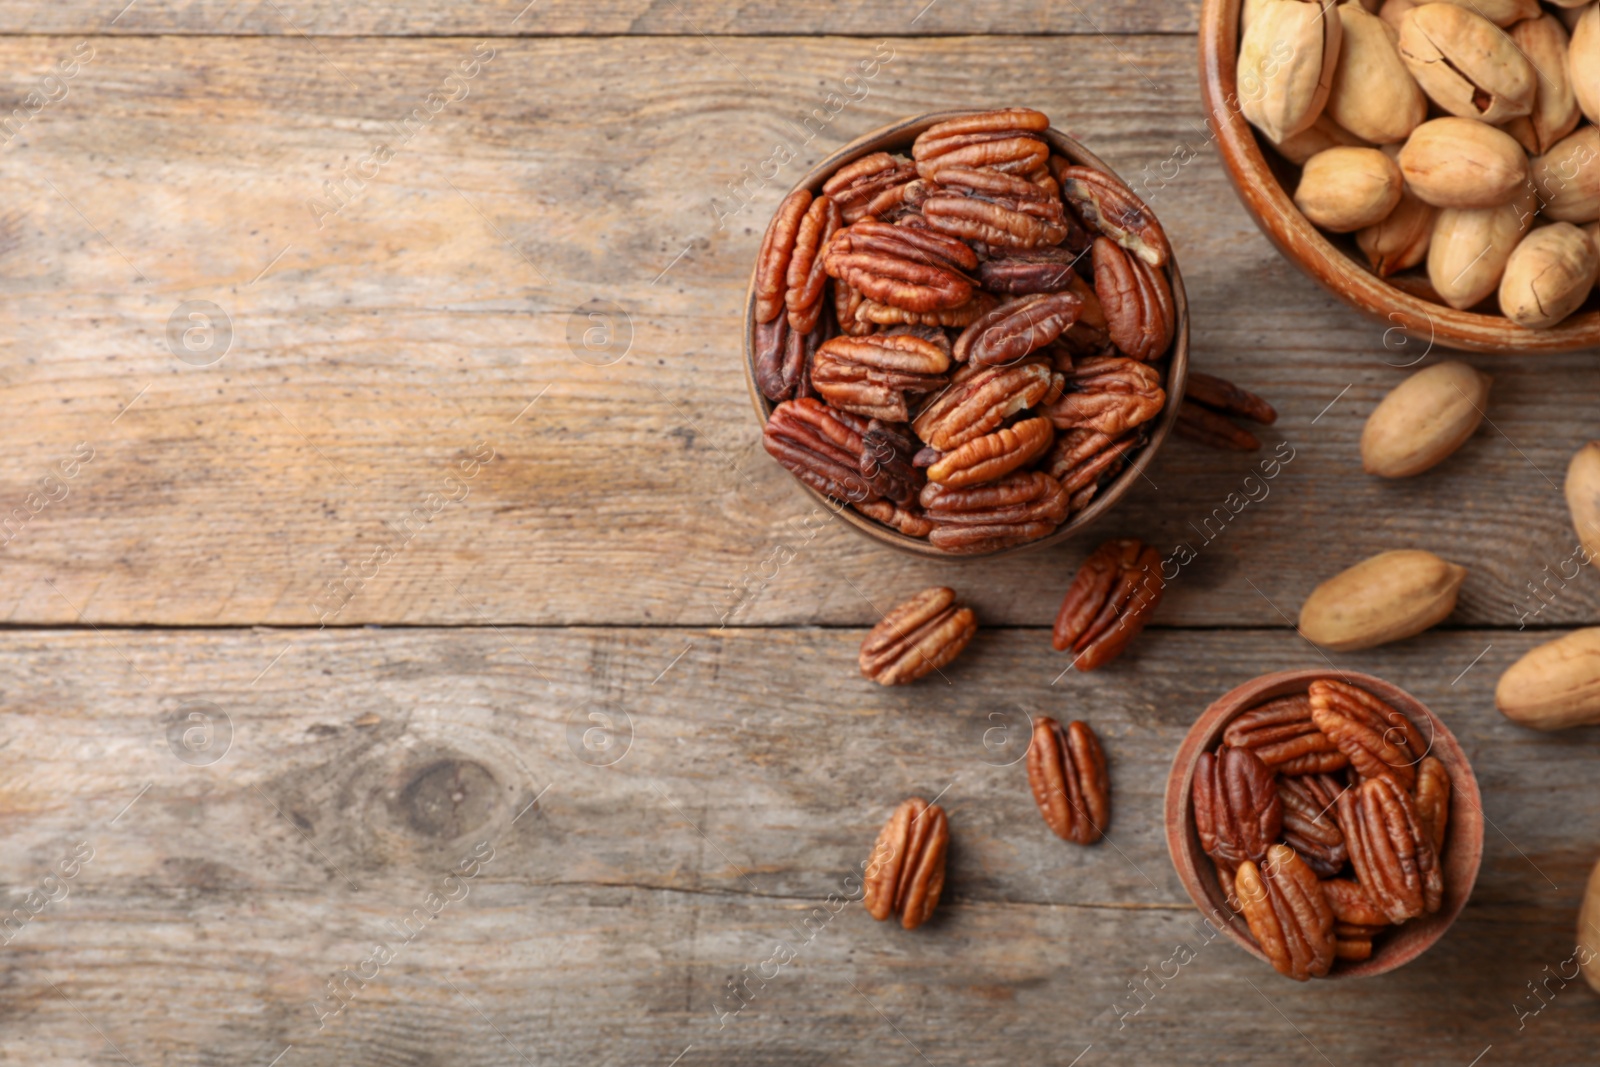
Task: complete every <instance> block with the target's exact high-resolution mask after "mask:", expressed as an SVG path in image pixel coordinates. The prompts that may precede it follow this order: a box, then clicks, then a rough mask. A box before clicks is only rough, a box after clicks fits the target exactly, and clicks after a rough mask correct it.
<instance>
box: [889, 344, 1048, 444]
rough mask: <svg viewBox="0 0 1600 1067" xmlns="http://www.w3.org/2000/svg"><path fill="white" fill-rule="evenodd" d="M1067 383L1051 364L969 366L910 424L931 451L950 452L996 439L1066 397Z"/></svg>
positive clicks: (1029, 361)
mask: <svg viewBox="0 0 1600 1067" xmlns="http://www.w3.org/2000/svg"><path fill="white" fill-rule="evenodd" d="M1062 385H1063V382H1062V378H1061V375H1060V374H1059V373H1057V372H1056V370H1055V368H1054V367H1052V366H1051V365H1050V363H1049V361H1048V360H1046V359H1043V358H1028V359H1024V360H1021V361H1019V362H1017V363H1012V364H1009V365H1007V366H1003V367H984V366H979V365H977V364H973V363H968V364H966V365H965V366H963V367H961V368H960V369H959V370H957V371H956V373H955V374H954V375H953V376H952V377H951V378H950V384H949V385H948V386H946V387H945V389H944V390H943V391H942V392H941V393H939V394H938V395H937V396H935V397H933V398H932V399H931V400H929V401H928V403H927V404H925V405H924V406H923V408H922V410H921V411H919V412H917V416H916V418H915V419H913V420H912V422H911V428H912V430H914V431H915V432H916V435H917V436H918V437H919V438H921V439H922V440H924V441H926V442H927V443H928V446H929V447H930V448H934V449H937V450H939V451H941V452H948V451H950V450H952V449H956V448H960V447H961V446H962V445H964V444H966V443H967V442H968V441H971V440H974V439H976V438H979V437H982V436H983V435H984V434H988V433H993V432H994V431H995V430H997V429H999V428H1000V425H1001V424H1002V423H1004V422H1005V420H1006V419H1009V418H1010V417H1011V416H1013V415H1016V414H1018V413H1019V412H1021V411H1023V410H1025V409H1027V408H1032V407H1037V406H1039V405H1040V404H1043V403H1049V402H1050V401H1051V400H1054V399H1055V398H1056V397H1058V396H1059V395H1060V394H1061V389H1062Z"/></svg>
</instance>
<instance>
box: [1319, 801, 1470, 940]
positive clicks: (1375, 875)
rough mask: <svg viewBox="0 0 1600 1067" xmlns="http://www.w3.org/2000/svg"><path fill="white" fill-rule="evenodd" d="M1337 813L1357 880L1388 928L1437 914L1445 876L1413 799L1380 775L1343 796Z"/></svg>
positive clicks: (1442, 896) (1441, 900) (1442, 897)
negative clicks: (1391, 925)
mask: <svg viewBox="0 0 1600 1067" xmlns="http://www.w3.org/2000/svg"><path fill="white" fill-rule="evenodd" d="M1338 812H1339V827H1340V829H1342V830H1343V831H1344V839H1345V844H1346V846H1347V847H1348V848H1349V850H1350V865H1351V866H1352V867H1353V868H1355V872H1356V878H1357V880H1358V881H1360V883H1361V887H1362V888H1363V889H1365V890H1366V891H1367V895H1368V896H1370V897H1371V898H1372V902H1373V904H1374V905H1376V907H1377V909H1378V910H1379V911H1380V912H1382V913H1383V914H1384V915H1385V916H1386V917H1387V918H1388V919H1389V921H1390V922H1393V923H1403V922H1405V921H1406V920H1407V919H1411V918H1415V917H1416V916H1418V915H1423V914H1428V915H1431V914H1433V913H1434V912H1436V911H1438V910H1439V905H1440V904H1441V903H1442V902H1443V899H1444V875H1443V872H1442V871H1441V870H1440V867H1439V856H1438V853H1437V852H1435V851H1434V847H1433V841H1432V839H1431V838H1430V837H1429V835H1428V830H1427V829H1426V828H1425V827H1424V826H1423V824H1422V820H1421V819H1420V818H1418V816H1417V807H1416V804H1415V802H1413V801H1412V799H1411V794H1410V793H1408V792H1406V790H1405V789H1404V788H1402V787H1401V786H1400V785H1399V784H1398V783H1397V782H1396V781H1395V780H1394V778H1392V777H1390V776H1389V775H1386V774H1385V775H1379V776H1378V777H1375V778H1368V779H1366V780H1365V781H1363V782H1362V783H1361V784H1360V785H1359V786H1357V787H1355V788H1352V789H1350V790H1349V791H1348V792H1346V793H1344V794H1342V795H1341V796H1340V797H1339V801H1338Z"/></svg>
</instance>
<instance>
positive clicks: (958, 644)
mask: <svg viewBox="0 0 1600 1067" xmlns="http://www.w3.org/2000/svg"><path fill="white" fill-rule="evenodd" d="M977 632H978V619H977V616H976V615H974V614H973V613H972V609H971V608H969V607H965V606H962V605H959V604H957V603H956V594H955V590H953V589H947V588H945V587H944V586H937V585H936V586H934V587H932V588H930V589H924V590H923V591H922V592H920V593H918V594H917V595H916V596H914V597H912V598H911V599H910V600H907V601H906V602H905V603H904V604H901V605H899V606H898V607H896V608H895V609H894V610H893V611H890V612H889V614H887V615H885V616H884V617H883V621H882V622H880V623H878V625H876V626H874V627H873V628H872V630H871V631H870V632H869V633H868V634H867V636H866V638H865V639H864V640H863V641H862V642H861V657H860V663H861V674H862V676H863V677H865V678H870V679H872V680H873V681H875V682H877V683H878V684H879V685H904V684H906V683H907V682H914V681H916V680H917V679H918V678H921V677H922V676H923V675H925V674H931V673H932V672H934V671H936V670H938V669H939V668H941V667H943V666H945V665H946V664H947V663H949V662H950V661H951V660H953V659H955V658H956V657H957V656H959V655H960V654H961V650H962V649H964V648H966V647H967V642H969V641H971V640H972V635H973V634H975V633H977Z"/></svg>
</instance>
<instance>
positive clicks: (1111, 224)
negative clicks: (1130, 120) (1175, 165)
mask: <svg viewBox="0 0 1600 1067" xmlns="http://www.w3.org/2000/svg"><path fill="white" fill-rule="evenodd" d="M1050 169H1051V172H1052V173H1054V174H1055V177H1056V180H1057V181H1058V182H1060V183H1061V199H1062V200H1064V201H1066V202H1067V203H1068V204H1070V205H1072V207H1073V208H1074V209H1075V210H1076V211H1077V212H1078V215H1079V216H1080V217H1081V218H1082V219H1083V221H1084V223H1085V224H1086V225H1088V226H1089V228H1090V229H1092V230H1097V231H1099V232H1100V233H1102V234H1105V235H1106V236H1107V237H1109V238H1111V239H1112V240H1113V241H1115V242H1116V243H1117V244H1118V245H1119V246H1120V247H1122V248H1125V249H1127V250H1128V251H1129V252H1132V253H1133V254H1134V255H1136V256H1138V257H1139V259H1140V260H1141V261H1143V262H1144V263H1146V264H1148V265H1150V266H1152V267H1165V266H1166V265H1167V261H1168V260H1169V259H1171V258H1172V246H1171V245H1170V244H1168V243H1167V234H1166V231H1165V230H1163V229H1162V228H1161V223H1159V222H1157V221H1156V217H1155V215H1153V214H1152V213H1151V211H1150V209H1149V208H1148V207H1146V206H1145V203H1144V201H1143V200H1140V199H1139V198H1138V197H1137V196H1135V195H1134V194H1133V190H1132V189H1129V188H1128V187H1127V186H1126V185H1123V184H1122V183H1121V182H1120V181H1118V180H1117V179H1115V178H1113V177H1112V176H1111V175H1109V174H1107V173H1105V172H1104V171H1099V170H1095V169H1094V168H1093V167H1079V166H1073V165H1072V164H1070V163H1068V162H1067V161H1066V160H1064V159H1061V158H1060V157H1057V158H1055V159H1053V160H1051V165H1050Z"/></svg>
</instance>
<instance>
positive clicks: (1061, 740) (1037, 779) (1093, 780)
mask: <svg viewBox="0 0 1600 1067" xmlns="http://www.w3.org/2000/svg"><path fill="white" fill-rule="evenodd" d="M1028 785H1029V786H1030V788H1032V790H1033V802H1034V803H1035V804H1037V805H1039V814H1040V815H1042V816H1044V821H1045V825H1047V826H1049V827H1050V829H1051V830H1052V831H1054V832H1055V835H1056V836H1057V837H1059V838H1061V839H1062V840H1064V841H1076V842H1077V843H1078V844H1080V845H1092V844H1094V843H1095V842H1096V841H1098V840H1100V838H1101V837H1102V836H1103V835H1104V834H1105V830H1106V827H1107V826H1108V825H1110V823H1111V780H1110V778H1109V777H1107V775H1106V755H1105V752H1104V751H1103V750H1102V749H1101V748H1100V741H1099V739H1098V738H1097V737H1095V735H1094V731H1093V730H1091V729H1089V726H1088V724H1087V723H1083V722H1072V723H1070V724H1068V725H1067V726H1066V727H1065V728H1063V727H1062V725H1061V724H1060V723H1059V722H1057V721H1056V720H1055V719H1052V718H1049V717H1048V716H1040V717H1039V718H1038V719H1037V720H1036V721H1035V722H1034V724H1033V742H1032V743H1031V744H1030V745H1029V746H1028Z"/></svg>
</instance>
